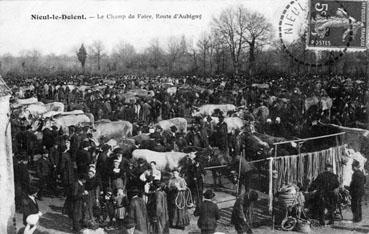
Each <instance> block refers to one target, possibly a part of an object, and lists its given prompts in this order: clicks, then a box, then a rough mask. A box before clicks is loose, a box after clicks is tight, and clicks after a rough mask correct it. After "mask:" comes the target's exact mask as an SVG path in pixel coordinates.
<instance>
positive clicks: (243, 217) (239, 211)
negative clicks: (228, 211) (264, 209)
mask: <svg viewBox="0 0 369 234" xmlns="http://www.w3.org/2000/svg"><path fill="white" fill-rule="evenodd" d="M257 200H258V194H257V193H256V192H255V191H250V192H247V193H245V194H243V195H240V196H239V197H238V198H237V200H236V202H235V203H234V205H233V210H232V217H231V223H232V224H233V225H234V227H235V229H236V231H237V233H238V234H241V233H248V234H250V233H253V232H252V230H251V228H250V223H249V222H250V218H251V217H250V212H249V211H250V207H251V205H252V203H254V202H255V201H257Z"/></svg>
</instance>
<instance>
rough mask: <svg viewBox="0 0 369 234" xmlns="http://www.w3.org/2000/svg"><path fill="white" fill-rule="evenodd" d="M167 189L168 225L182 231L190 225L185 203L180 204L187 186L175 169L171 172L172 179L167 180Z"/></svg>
mask: <svg viewBox="0 0 369 234" xmlns="http://www.w3.org/2000/svg"><path fill="white" fill-rule="evenodd" d="M168 188H169V194H168V195H169V196H168V200H169V201H168V205H169V224H170V226H171V227H173V228H178V229H183V230H184V229H185V227H186V226H188V225H189V224H190V218H189V216H188V212H187V206H186V202H181V201H183V199H181V198H183V197H182V196H185V191H186V189H187V184H186V181H185V180H184V179H183V178H182V177H181V176H180V175H179V171H178V170H177V169H174V170H173V177H172V178H171V179H170V180H169V183H168ZM182 203H184V204H182Z"/></svg>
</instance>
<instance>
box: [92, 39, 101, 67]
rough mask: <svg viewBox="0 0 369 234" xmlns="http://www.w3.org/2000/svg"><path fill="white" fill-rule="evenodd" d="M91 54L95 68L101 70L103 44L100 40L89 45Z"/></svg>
mask: <svg viewBox="0 0 369 234" xmlns="http://www.w3.org/2000/svg"><path fill="white" fill-rule="evenodd" d="M90 50H91V55H92V56H93V57H94V58H95V59H96V62H97V70H98V71H100V70H101V58H102V56H103V53H104V45H103V43H102V42H101V41H94V42H93V43H92V45H91V47H90Z"/></svg>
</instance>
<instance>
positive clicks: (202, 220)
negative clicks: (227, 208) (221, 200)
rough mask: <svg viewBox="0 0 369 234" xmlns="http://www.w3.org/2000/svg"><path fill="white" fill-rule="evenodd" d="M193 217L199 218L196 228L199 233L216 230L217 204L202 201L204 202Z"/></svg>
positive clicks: (218, 215) (218, 214)
mask: <svg viewBox="0 0 369 234" xmlns="http://www.w3.org/2000/svg"><path fill="white" fill-rule="evenodd" d="M194 215H195V216H199V219H198V220H197V226H198V227H199V228H200V229H201V231H208V232H213V231H215V229H216V228H217V220H218V219H220V213H219V208H218V206H217V204H215V203H214V202H212V201H209V200H204V202H202V203H201V204H200V206H198V207H197V209H196V210H195V213H194Z"/></svg>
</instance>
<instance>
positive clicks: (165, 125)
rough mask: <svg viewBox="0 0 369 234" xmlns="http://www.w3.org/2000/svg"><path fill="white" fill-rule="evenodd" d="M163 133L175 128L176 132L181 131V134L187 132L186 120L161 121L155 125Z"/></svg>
mask: <svg viewBox="0 0 369 234" xmlns="http://www.w3.org/2000/svg"><path fill="white" fill-rule="evenodd" d="M157 125H158V126H160V127H161V128H162V129H163V130H164V131H169V130H170V127H172V126H176V128H177V131H178V132H179V131H181V130H183V132H187V120H186V119H185V118H173V119H167V120H162V121H159V122H158V123H157Z"/></svg>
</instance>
